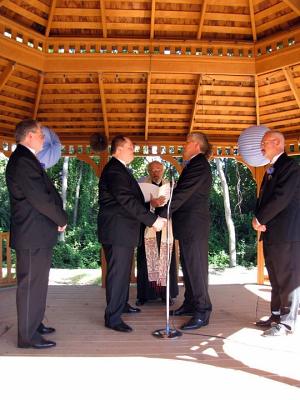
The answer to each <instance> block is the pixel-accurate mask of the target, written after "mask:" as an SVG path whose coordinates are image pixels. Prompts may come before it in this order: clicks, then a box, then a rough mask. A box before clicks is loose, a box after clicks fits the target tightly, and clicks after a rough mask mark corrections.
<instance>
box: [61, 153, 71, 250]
mask: <svg viewBox="0 0 300 400" xmlns="http://www.w3.org/2000/svg"><path fill="white" fill-rule="evenodd" d="M68 174H69V157H64V163H63V169H62V177H61V179H62V189H61V197H62V201H63V207H64V210H65V209H66V206H67V190H68ZM59 241H61V242H64V241H65V232H61V233H60V234H59Z"/></svg>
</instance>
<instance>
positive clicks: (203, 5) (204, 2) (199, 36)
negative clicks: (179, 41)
mask: <svg viewBox="0 0 300 400" xmlns="http://www.w3.org/2000/svg"><path fill="white" fill-rule="evenodd" d="M206 6H207V0H203V3H202V8H201V16H200V21H199V26H198V33H197V39H201V35H202V28H203V24H204V16H205V11H206Z"/></svg>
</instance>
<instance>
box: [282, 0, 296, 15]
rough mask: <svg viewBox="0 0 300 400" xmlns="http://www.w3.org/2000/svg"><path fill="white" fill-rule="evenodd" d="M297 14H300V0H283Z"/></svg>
mask: <svg viewBox="0 0 300 400" xmlns="http://www.w3.org/2000/svg"><path fill="white" fill-rule="evenodd" d="M283 2H284V3H285V4H287V5H288V6H289V7H290V8H291V9H292V10H293V11H294V12H295V13H296V14H297V15H300V3H299V0H283Z"/></svg>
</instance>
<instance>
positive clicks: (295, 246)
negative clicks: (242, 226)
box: [263, 242, 300, 314]
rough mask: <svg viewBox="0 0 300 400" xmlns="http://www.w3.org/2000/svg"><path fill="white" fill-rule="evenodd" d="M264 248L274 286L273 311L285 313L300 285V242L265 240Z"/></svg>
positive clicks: (267, 266) (272, 293)
mask: <svg viewBox="0 0 300 400" xmlns="http://www.w3.org/2000/svg"><path fill="white" fill-rule="evenodd" d="M263 250H264V257H265V263H266V268H267V271H268V274H269V279H270V283H271V287H272V292H271V311H281V313H282V314H285V313H286V312H287V311H288V310H289V308H290V305H291V293H293V292H294V290H295V289H297V288H299V286H300V262H299V259H300V242H286V243H276V244H267V243H265V242H264V243H263Z"/></svg>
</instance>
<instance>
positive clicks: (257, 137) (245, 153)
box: [238, 125, 270, 167]
mask: <svg viewBox="0 0 300 400" xmlns="http://www.w3.org/2000/svg"><path fill="white" fill-rule="evenodd" d="M268 130H269V128H267V127H266V126H264V125H253V126H250V127H249V128H247V129H245V130H244V131H243V132H242V133H241V134H240V137H239V140H238V146H239V153H240V155H241V156H242V158H243V160H244V161H245V162H246V163H247V164H249V165H251V166H252V167H261V166H263V165H266V164H268V163H269V162H270V161H269V160H268V159H267V158H266V157H264V156H263V154H262V152H261V147H260V143H261V141H262V138H263V136H264V134H265V133H266V132H267V131H268Z"/></svg>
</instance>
